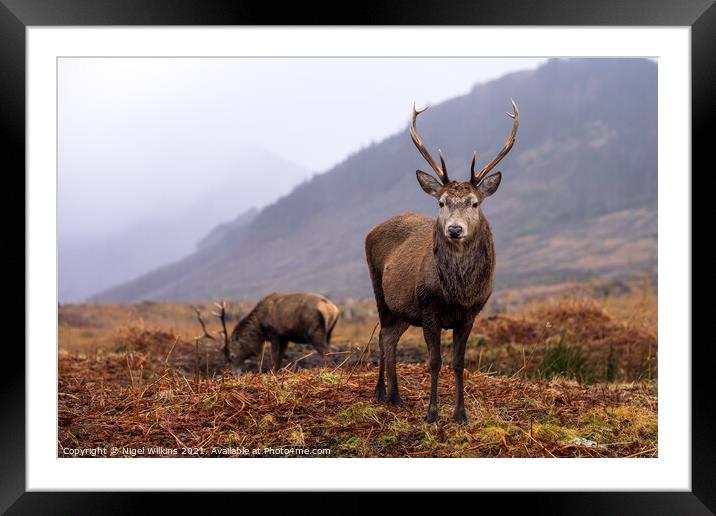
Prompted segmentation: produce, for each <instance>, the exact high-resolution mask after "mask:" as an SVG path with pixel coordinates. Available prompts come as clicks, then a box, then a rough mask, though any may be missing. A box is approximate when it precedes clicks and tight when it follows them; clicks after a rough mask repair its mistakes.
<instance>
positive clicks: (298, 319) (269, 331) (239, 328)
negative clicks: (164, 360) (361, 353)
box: [196, 292, 340, 371]
mask: <svg viewBox="0 0 716 516" xmlns="http://www.w3.org/2000/svg"><path fill="white" fill-rule="evenodd" d="M217 307H218V308H219V310H220V311H219V312H218V313H215V314H214V315H216V316H217V317H218V318H219V319H220V320H221V324H222V327H223V332H222V333H223V335H224V354H225V356H226V360H227V362H230V363H232V364H234V365H241V364H242V363H243V362H244V360H246V359H247V358H248V357H250V356H259V355H260V354H261V353H262V351H263V347H264V342H266V341H269V342H271V365H272V368H273V370H274V371H278V368H279V367H280V365H281V360H282V359H283V356H284V354H285V352H286V348H287V347H288V343H289V341H291V342H296V343H301V344H304V343H305V344H312V345H313V347H314V348H315V349H316V351H318V353H320V354H321V356H322V357H324V358H325V354H326V352H327V351H328V348H329V346H330V344H331V334H332V333H333V328H334V327H335V326H336V322H338V316H339V314H340V311H339V310H338V307H337V306H336V305H334V304H333V303H331V302H330V301H329V300H328V299H326V298H325V297H323V296H322V295H320V294H310V293H302V292H301V293H293V294H277V293H273V294H269V295H268V296H266V297H265V298H263V299H262V300H261V301H259V302H258V303H257V304H256V306H255V307H254V308H253V309H252V310H251V311H250V312H249V313H248V314H247V315H246V316H245V317H244V318H243V319H241V321H239V323H238V324H237V325H236V326H235V327H234V331H232V332H231V335H230V336H229V335H228V333H227V331H226V305H225V304H224V303H223V302H222V303H221V304H217ZM196 312H197V316H198V317H199V323H200V324H201V326H202V329H203V330H204V335H203V336H206V337H209V338H211V339H214V337H213V336H212V335H210V334H209V333H208V332H207V330H206V326H205V324H204V322H203V321H202V319H201V314H200V313H199V311H198V310H196ZM214 340H216V339H214Z"/></svg>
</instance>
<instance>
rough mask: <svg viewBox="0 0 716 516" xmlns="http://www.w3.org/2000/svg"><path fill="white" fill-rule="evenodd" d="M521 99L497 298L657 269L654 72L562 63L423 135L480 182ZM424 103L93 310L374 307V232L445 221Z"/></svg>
mask: <svg viewBox="0 0 716 516" xmlns="http://www.w3.org/2000/svg"><path fill="white" fill-rule="evenodd" d="M510 98H514V99H515V101H516V103H517V105H518V107H519V110H520V129H519V132H518V135H517V142H516V144H515V146H514V148H513V149H512V151H511V152H510V154H508V156H507V157H506V158H505V159H504V160H503V161H502V162H501V163H500V165H499V166H498V169H499V170H501V171H502V173H503V180H502V184H501V185H500V188H499V190H498V191H497V193H496V194H495V195H494V196H492V197H491V198H489V199H488V200H487V201H486V202H485V204H484V210H485V213H486V215H487V217H488V218H489V219H490V222H491V224H492V227H493V233H494V235H495V242H496V247H497V271H496V280H495V288H496V289H497V290H499V289H501V288H508V287H519V286H531V285H539V284H549V283H555V282H562V281H568V280H582V279H592V278H603V277H615V276H619V275H620V274H624V273H629V272H633V271H640V270H646V269H653V268H655V267H656V259H657V65H656V63H654V62H652V61H649V60H644V59H570V60H561V59H555V60H550V61H549V62H547V63H546V64H544V65H543V66H541V67H539V68H538V69H536V70H530V71H524V72H516V73H511V74H509V75H506V76H504V77H502V78H500V79H497V80H494V81H491V82H488V83H485V84H479V85H476V86H475V87H474V88H473V89H472V90H471V91H470V92H469V93H468V94H467V95H464V96H460V97H456V98H453V99H451V100H448V101H446V102H443V103H440V104H437V105H434V106H431V108H430V109H429V110H428V111H427V112H426V113H425V114H423V115H421V117H420V119H419V120H418V129H419V132H420V134H421V136H422V138H423V140H424V142H425V143H426V145H427V147H428V148H429V149H430V150H431V152H433V153H434V155H435V156H437V148H438V147H440V148H442V150H443V152H444V154H445V156H446V161H447V167H448V170H449V173H450V177H451V178H452V179H462V180H465V179H467V178H468V177H469V159H470V157H471V155H472V151H473V150H477V153H478V162H479V164H480V165H482V164H484V163H486V162H488V161H489V160H491V159H492V158H493V157H494V156H495V155H496V154H497V152H499V150H500V148H501V147H502V145H503V144H504V141H505V138H506V137H507V135H508V133H509V130H510V127H511V119H509V118H508V117H507V116H505V111H508V110H509V109H510ZM412 100H413V99H406V101H405V114H406V126H405V129H404V130H402V131H400V132H398V133H397V134H395V135H393V136H391V137H389V138H387V139H385V140H383V141H381V142H379V143H376V144H374V145H371V146H370V147H368V148H365V149H362V150H360V151H359V152H356V153H355V154H353V155H351V156H349V157H348V158H347V159H345V160H344V161H342V162H341V163H338V164H337V165H336V166H334V167H333V168H332V169H330V170H329V171H327V172H326V173H323V174H320V175H317V176H314V177H313V178H312V179H311V180H308V181H304V182H303V183H301V184H299V185H298V186H296V187H295V188H294V189H293V190H292V191H291V192H290V193H289V194H287V195H285V196H283V197H282V198H280V199H278V200H277V201H276V202H274V203H272V204H270V205H269V206H267V207H265V208H264V209H262V210H260V211H259V212H258V213H257V214H255V215H254V216H253V217H252V218H251V220H250V222H249V223H248V224H237V225H236V227H232V226H231V225H228V226H226V225H225V226H221V227H219V228H217V229H216V230H214V231H213V232H211V234H210V235H208V236H207V237H206V238H205V239H204V240H203V241H202V243H201V245H200V246H199V247H198V248H197V249H196V251H195V252H193V253H192V254H190V255H189V256H187V257H186V258H184V259H182V260H179V261H177V262H175V263H172V264H170V265H167V266H164V267H161V268H159V269H156V270H154V271H152V272H149V273H147V274H144V275H142V276H140V277H139V278H137V279H135V280H133V281H130V282H128V283H125V284H123V285H120V286H118V287H116V288H112V289H109V290H107V291H105V292H103V293H101V294H99V295H97V296H95V297H94V298H93V299H94V300H96V301H103V302H135V301H140V300H155V301H195V300H207V299H212V298H218V297H226V298H233V299H255V298H257V297H259V296H262V295H265V294H267V293H269V292H271V291H292V290H311V291H318V292H322V293H325V294H327V295H329V296H333V297H335V298H345V297H362V296H371V295H372V294H371V287H370V281H369V277H368V270H367V266H366V264H365V256H364V249H363V245H364V238H365V235H366V233H367V232H368V231H369V229H370V228H371V227H372V226H374V225H375V224H378V223H380V222H381V221H383V220H385V219H387V218H389V217H392V216H394V215H397V214H399V213H402V212H405V211H414V212H419V213H425V214H428V215H435V214H436V212H437V208H436V206H435V201H434V199H432V198H431V197H429V196H427V195H426V194H425V193H424V192H423V191H422V190H421V189H420V187H419V186H418V184H417V181H416V179H415V170H416V169H422V170H428V168H427V164H425V162H424V161H423V160H422V158H421V156H420V155H419V153H418V152H417V150H416V149H415V147H414V146H413V144H412V142H411V140H410V136H409V134H408V130H407V122H408V118H409V114H410V108H411V104H412ZM419 107H420V106H419ZM346 123H350V121H349V120H346ZM316 139H317V141H319V140H320V135H316ZM243 211H244V210H243V209H238V208H237V209H236V210H235V212H234V213H235V214H239V213H241V212H243Z"/></svg>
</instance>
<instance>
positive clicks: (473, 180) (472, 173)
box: [470, 99, 520, 186]
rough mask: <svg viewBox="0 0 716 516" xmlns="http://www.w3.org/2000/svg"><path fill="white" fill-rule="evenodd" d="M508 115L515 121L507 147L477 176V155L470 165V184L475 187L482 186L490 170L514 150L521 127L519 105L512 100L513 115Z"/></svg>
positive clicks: (473, 157) (473, 156)
mask: <svg viewBox="0 0 716 516" xmlns="http://www.w3.org/2000/svg"><path fill="white" fill-rule="evenodd" d="M510 100H512V99H510ZM506 115H507V116H509V117H510V118H512V119H514V122H513V123H512V131H511V132H510V136H508V137H507V142H506V143H505V146H504V147H502V150H501V151H500V153H499V154H498V155H497V157H496V158H495V159H493V160H492V161H490V162H489V163H488V164H487V165H485V166H484V167H482V169H481V170H480V172H479V173H478V174H477V175H476V174H475V158H476V157H477V154H473V155H472V164H471V165H470V182H471V183H472V184H473V185H475V186H477V185H479V184H480V181H482V180H483V179H484V177H485V176H486V175H487V173H488V172H489V171H490V170H492V169H493V168H495V166H496V165H497V164H498V163H499V162H500V161H501V160H502V158H504V157H505V156H506V155H507V153H508V152H510V149H512V146H513V145H514V144H515V136H516V135H517V128H518V127H519V125H520V112H519V111H518V110H517V104H515V101H514V100H512V113H506Z"/></svg>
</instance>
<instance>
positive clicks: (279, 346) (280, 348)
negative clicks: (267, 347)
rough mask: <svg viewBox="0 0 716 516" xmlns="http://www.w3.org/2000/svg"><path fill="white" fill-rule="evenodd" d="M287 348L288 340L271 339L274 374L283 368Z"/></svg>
mask: <svg viewBox="0 0 716 516" xmlns="http://www.w3.org/2000/svg"><path fill="white" fill-rule="evenodd" d="M287 347H288V341H287V340H285V339H280V338H278V337H274V338H272V339H271V368H272V369H273V372H274V373H275V372H277V371H278V369H279V368H280V367H281V361H282V360H283V356H284V354H285V353H286V348H287Z"/></svg>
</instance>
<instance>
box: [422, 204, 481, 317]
mask: <svg viewBox="0 0 716 516" xmlns="http://www.w3.org/2000/svg"><path fill="white" fill-rule="evenodd" d="M433 257H434V261H435V269H436V272H437V278H438V282H439V284H440V287H441V289H442V293H443V296H444V298H445V300H446V301H448V302H450V303H456V304H459V305H463V306H472V305H474V304H476V303H478V302H484V300H483V298H484V297H485V293H486V291H487V292H488V295H489V291H490V290H491V288H492V269H493V257H494V254H493V243H492V231H491V230H490V225H489V223H488V222H487V219H485V218H484V217H483V216H481V217H480V225H479V227H478V229H477V231H476V232H475V234H474V235H473V237H472V238H471V239H469V240H468V241H466V242H462V243H460V244H457V245H456V244H454V243H453V242H450V241H448V239H447V238H446V237H445V236H444V234H443V232H442V229H441V228H440V226H439V224H438V223H437V222H436V224H435V227H434V229H433Z"/></svg>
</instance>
